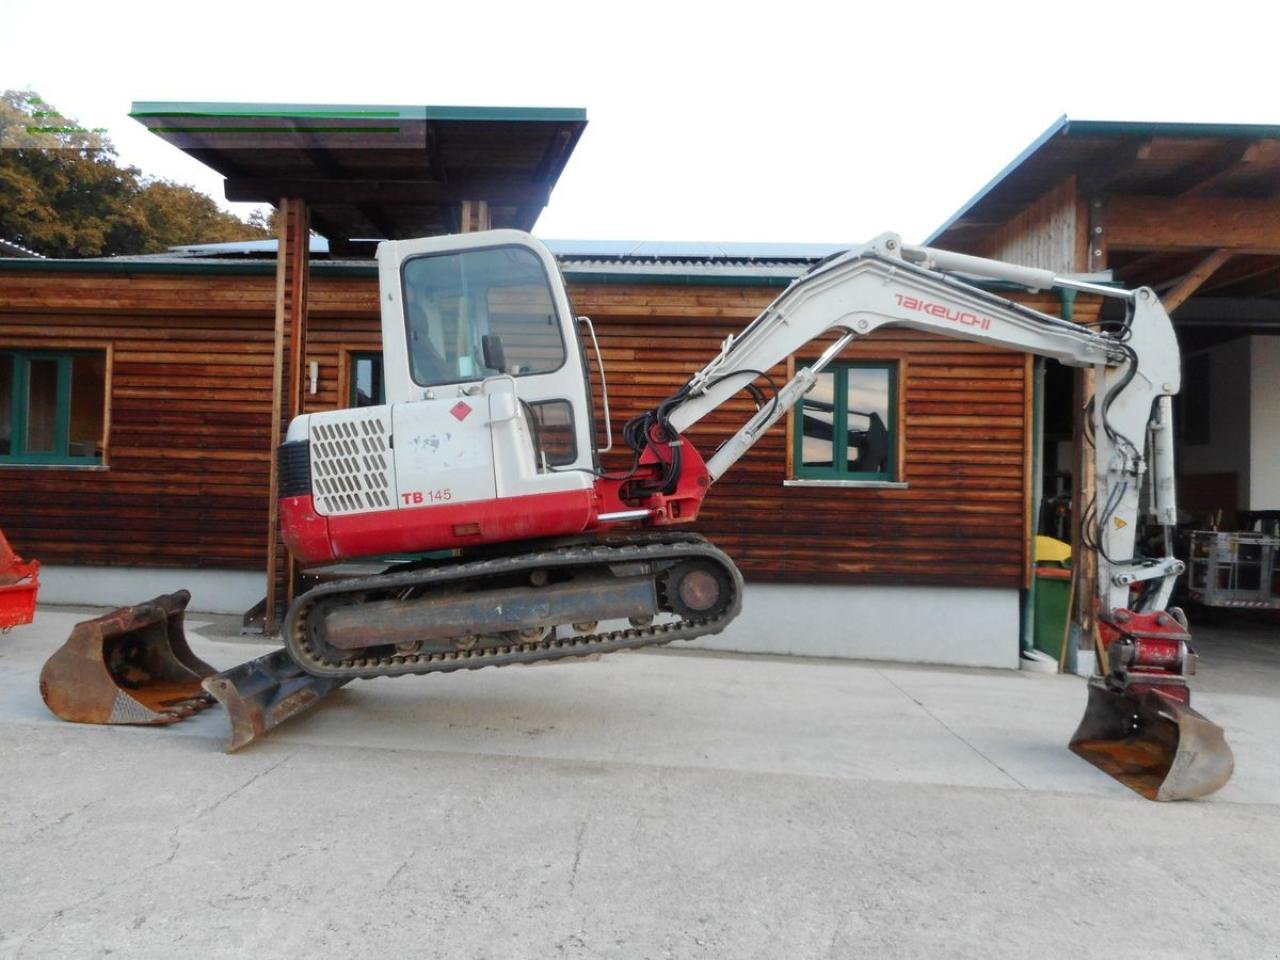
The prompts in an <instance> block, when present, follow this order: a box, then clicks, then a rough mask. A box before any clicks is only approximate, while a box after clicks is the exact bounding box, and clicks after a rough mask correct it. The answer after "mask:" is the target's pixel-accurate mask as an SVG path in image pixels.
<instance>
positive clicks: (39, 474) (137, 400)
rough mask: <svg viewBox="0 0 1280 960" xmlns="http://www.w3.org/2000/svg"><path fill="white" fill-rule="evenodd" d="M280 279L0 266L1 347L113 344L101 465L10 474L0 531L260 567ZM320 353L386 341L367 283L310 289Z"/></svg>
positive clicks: (66, 545) (85, 551)
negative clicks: (4, 269)
mask: <svg viewBox="0 0 1280 960" xmlns="http://www.w3.org/2000/svg"><path fill="white" fill-rule="evenodd" d="M274 283H275V282H274V277H270V276H263V277H257V276H252V277H244V276H214V277H210V276H207V275H206V276H174V275H155V274H137V275H126V276H119V275H105V276H104V275H101V274H86V275H73V274H72V275H69V274H62V273H58V274H47V273H39V274H37V273H32V274H27V275H20V274H12V273H5V274H0V344H3V345H5V346H20V347H21V346H26V347H32V346H49V347H57V346H77V347H102V348H109V349H110V350H111V369H110V371H109V377H110V382H111V396H110V412H109V416H110V427H109V433H108V445H107V457H106V459H107V469H106V470H83V469H81V470H69V469H48V470H34V469H17V468H5V469H0V528H3V529H4V530H5V531H6V533H7V534H8V535H9V536H10V537H11V538H12V539H13V541H14V543H16V544H19V545H20V547H19V549H20V552H23V553H24V555H28V556H34V557H38V558H39V559H41V560H43V561H44V562H46V563H95V564H97V563H102V564H130V565H148V566H207V567H232V568H235V567H241V568H243V567H256V566H260V565H261V564H263V563H264V562H265V551H266V528H267V502H266V491H267V471H268V465H269V462H270V461H269V456H270V451H269V449H268V448H269V445H270V424H271V339H272V322H273V321H272V317H273V310H274V297H275V292H274V291H275V286H274ZM310 334H311V342H312V344H313V345H314V350H313V352H312V354H311V355H310V359H316V360H319V361H320V363H321V371H320V393H319V394H318V395H316V396H309V397H308V398H307V399H308V406H309V407H310V408H312V409H322V408H328V407H332V406H335V405H336V404H337V403H338V391H337V387H338V383H337V380H338V353H337V348H338V346H339V345H350V346H352V347H359V348H362V349H364V348H370V349H378V346H379V344H380V340H381V338H380V335H379V332H378V329H377V290H376V287H375V285H374V282H373V281H372V280H371V279H364V278H356V279H351V280H329V281H328V282H325V283H320V284H317V285H316V286H315V287H314V288H313V290H312V324H311V331H310Z"/></svg>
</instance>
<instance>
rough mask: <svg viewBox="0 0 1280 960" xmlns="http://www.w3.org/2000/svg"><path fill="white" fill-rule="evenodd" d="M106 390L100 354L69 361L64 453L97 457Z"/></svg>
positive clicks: (105, 361) (104, 358) (104, 372)
mask: <svg viewBox="0 0 1280 960" xmlns="http://www.w3.org/2000/svg"><path fill="white" fill-rule="evenodd" d="M106 391H107V358H106V357H105V356H104V355H103V354H100V353H99V354H79V355H77V356H75V357H73V358H72V360H71V423H70V428H69V431H68V440H67V447H68V449H67V454H68V455H69V456H72V457H101V456H102V434H103V429H102V428H103V426H104V422H103V418H104V415H105V411H104V409H103V403H102V398H103V397H104V396H106Z"/></svg>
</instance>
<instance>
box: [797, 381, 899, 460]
mask: <svg viewBox="0 0 1280 960" xmlns="http://www.w3.org/2000/svg"><path fill="white" fill-rule="evenodd" d="M896 376H897V367H896V366H895V365H894V364H870V363H867V364H835V365H832V366H831V367H829V368H828V369H827V370H824V371H823V372H822V373H820V374H819V375H818V379H817V381H816V382H815V384H814V387H813V389H812V390H811V391H810V392H809V393H808V394H807V395H806V396H805V397H804V398H803V399H802V400H801V401H800V403H799V404H797V411H798V413H799V414H800V426H799V427H798V429H797V430H796V431H795V434H796V447H795V475H796V476H797V477H799V478H810V479H827V480H879V481H883V480H894V479H896V476H895V471H896V465H895V450H896V443H897V441H896V439H895V430H896V425H895V420H896V413H895V405H896V403H897V399H896V397H897V394H896V390H897V387H896Z"/></svg>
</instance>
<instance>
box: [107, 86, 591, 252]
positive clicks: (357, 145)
mask: <svg viewBox="0 0 1280 960" xmlns="http://www.w3.org/2000/svg"><path fill="white" fill-rule="evenodd" d="M130 115H131V116H132V117H134V119H136V120H138V121H139V122H140V123H142V124H144V125H145V126H146V127H147V129H149V130H150V131H151V132H152V133H154V134H156V135H157V136H159V137H161V138H162V139H164V140H166V141H168V142H169V143H171V144H173V145H174V146H175V147H177V148H178V149H180V150H182V151H184V152H185V153H187V154H189V155H191V156H192V157H195V158H196V159H197V160H199V161H200V162H201V163H203V164H205V165H206V166H208V167H210V168H212V169H213V170H216V171H217V172H218V173H220V174H222V175H223V176H224V177H226V178H227V179H226V196H227V199H228V200H236V201H250V202H258V203H276V202H278V201H279V200H280V199H281V198H283V197H296V198H300V199H303V200H306V201H307V203H308V205H309V207H310V209H311V217H312V225H313V226H314V228H315V229H316V230H317V231H318V232H320V233H321V234H323V235H324V236H326V237H328V238H329V240H330V241H331V242H332V243H334V244H335V245H336V246H339V247H347V248H349V247H350V242H351V241H353V240H354V241H358V240H379V239H392V240H395V239H403V238H406V237H421V236H430V235H432V234H440V233H448V232H451V231H453V230H456V229H458V228H459V222H458V216H459V214H458V211H459V206H460V204H461V203H462V201H464V200H472V201H485V202H487V203H488V204H489V213H490V218H491V222H492V225H493V226H494V227H518V228H521V229H525V230H528V229H531V228H532V227H533V225H534V222H535V221H536V220H537V219H538V215H539V214H540V213H541V212H542V208H543V207H544V206H546V204H547V202H548V200H549V199H550V196H551V191H552V189H553V188H554V187H555V185H556V181H557V180H558V179H559V177H560V173H561V171H563V170H564V167H565V164H566V163H567V162H568V160H569V156H570V155H571V154H572V152H573V148H574V146H575V145H576V144H577V142H578V138H579V137H580V136H581V135H582V131H583V129H584V128H585V127H586V124H587V115H586V111H585V110H580V109H552V108H529V107H440V106H434V107H433V106H388V105H373V104H370V105H356V104H280V103H277V104H271V103H172V102H141V103H135V104H134V105H133V109H132V110H131V111H130ZM369 249H370V252H371V249H372V248H369Z"/></svg>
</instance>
